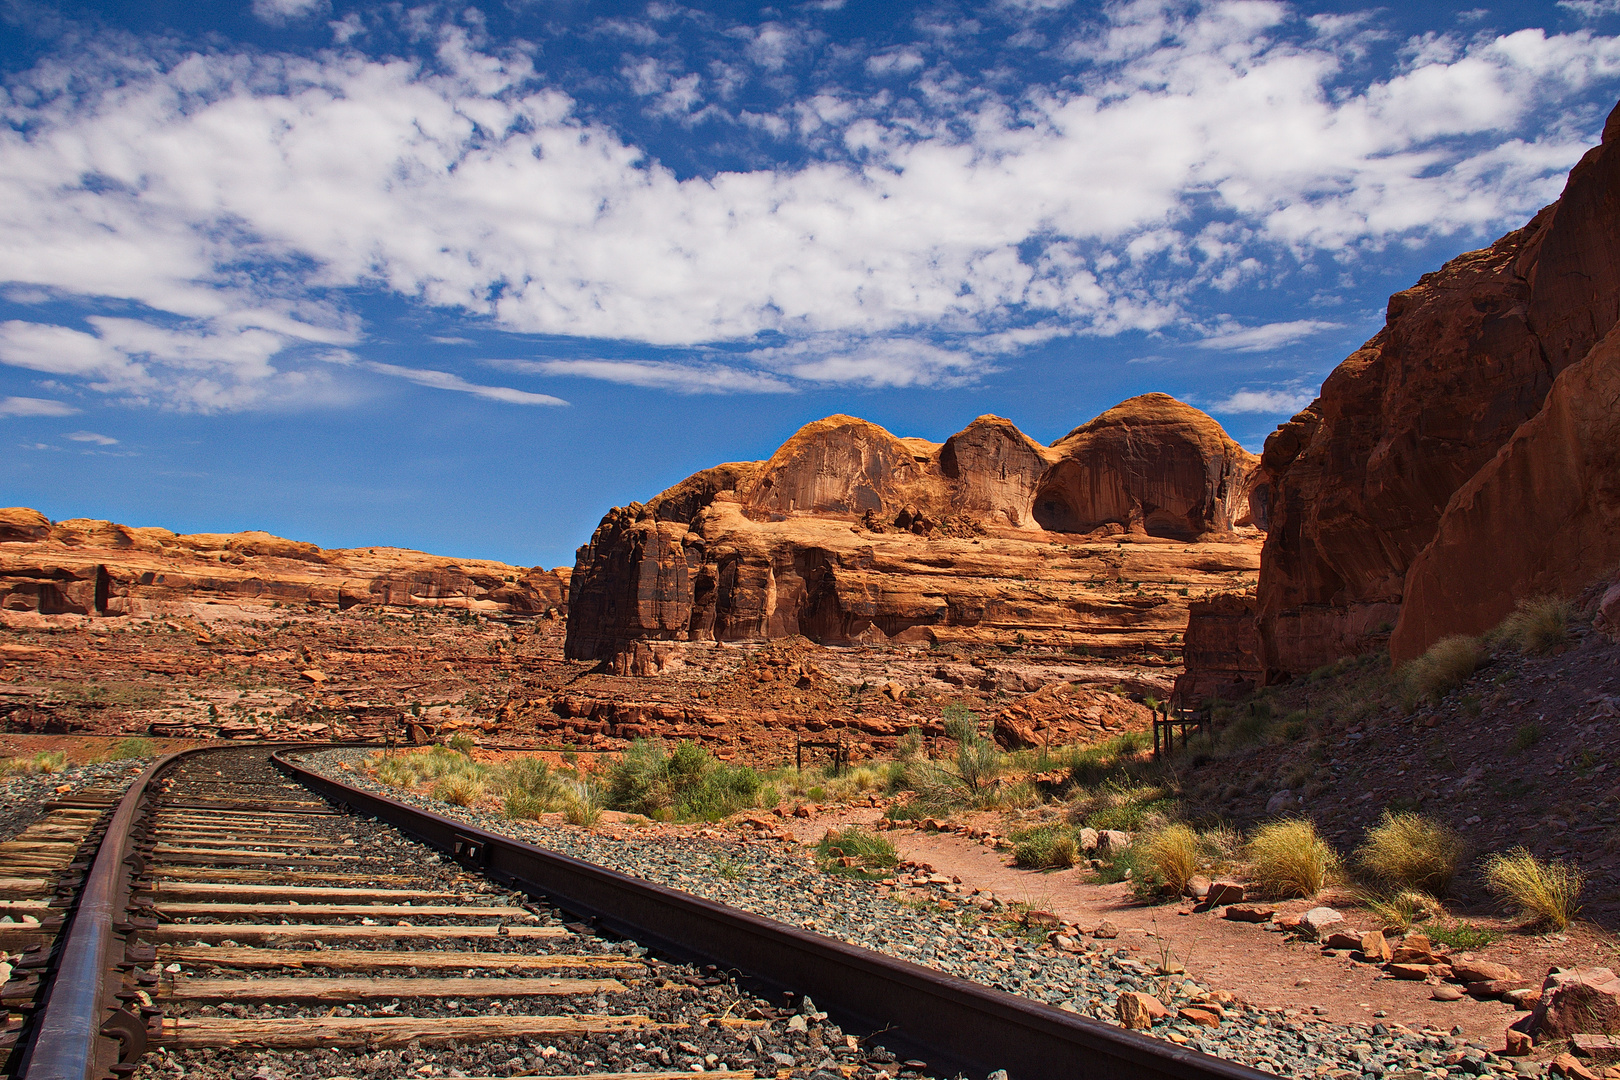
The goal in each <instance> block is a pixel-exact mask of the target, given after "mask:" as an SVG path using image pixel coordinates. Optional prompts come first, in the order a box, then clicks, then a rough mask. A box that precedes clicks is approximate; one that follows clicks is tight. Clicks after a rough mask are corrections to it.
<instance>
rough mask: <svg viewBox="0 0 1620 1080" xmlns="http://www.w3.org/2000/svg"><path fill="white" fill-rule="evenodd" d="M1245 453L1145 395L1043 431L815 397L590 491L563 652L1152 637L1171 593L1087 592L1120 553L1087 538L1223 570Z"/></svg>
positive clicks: (1159, 635)
mask: <svg viewBox="0 0 1620 1080" xmlns="http://www.w3.org/2000/svg"><path fill="white" fill-rule="evenodd" d="M1254 463H1255V458H1254V456H1253V455H1251V454H1249V453H1248V452H1246V451H1245V450H1244V449H1243V448H1242V447H1240V446H1238V445H1237V444H1236V443H1235V442H1233V441H1232V440H1231V439H1230V438H1229V437H1227V435H1226V433H1225V432H1224V431H1222V430H1221V428H1220V425H1218V424H1217V423H1215V421H1214V420H1212V419H1210V418H1209V417H1208V416H1206V415H1204V414H1203V413H1201V412H1199V411H1198V410H1196V409H1194V408H1191V407H1190V406H1187V405H1184V404H1182V403H1181V402H1178V401H1176V400H1175V399H1174V398H1171V397H1169V396H1167V395H1164V394H1148V395H1144V396H1142V397H1139V398H1133V399H1131V400H1130V401H1127V402H1125V403H1123V404H1121V405H1119V406H1117V407H1115V408H1113V409H1110V410H1109V411H1108V412H1107V413H1105V414H1103V415H1102V416H1100V417H1098V418H1097V419H1096V420H1094V421H1092V422H1091V423H1089V424H1086V425H1084V426H1083V427H1080V428H1077V429H1075V431H1073V432H1071V433H1070V434H1069V435H1068V436H1066V437H1064V438H1063V439H1060V440H1059V441H1058V442H1056V443H1054V444H1053V445H1052V446H1050V447H1047V446H1042V445H1041V444H1039V443H1037V442H1035V441H1034V440H1033V439H1031V438H1029V437H1028V436H1027V435H1025V434H1024V433H1023V432H1021V431H1019V430H1018V429H1017V428H1016V427H1015V426H1014V425H1013V424H1012V423H1011V421H1008V420H1005V419H1002V418H1001V417H995V416H983V417H980V418H979V419H977V420H975V421H974V422H973V423H972V424H970V425H969V426H968V427H967V428H966V429H965V430H963V431H961V432H959V433H957V434H956V435H953V436H951V438H950V439H948V440H946V441H945V442H944V443H930V442H927V441H925V440H920V439H900V438H896V437H895V436H893V435H891V434H890V433H889V432H887V431H885V430H883V429H882V428H880V427H878V426H876V425H875V424H870V423H868V422H866V421H864V420H858V419H855V418H854V417H849V416H831V417H828V418H827V419H825V420H818V421H816V422H815V423H812V424H808V425H806V426H805V427H804V428H802V429H800V430H799V431H798V432H797V433H796V434H795V435H794V436H793V437H792V438H791V439H789V440H788V441H787V442H786V443H784V444H783V446H782V447H781V449H779V450H778V451H777V452H776V453H775V454H773V455H772V456H771V458H770V459H769V460H768V461H764V462H757V463H752V464H732V465H724V466H720V467H718V468H717V469H710V470H705V471H704V472H702V473H698V474H696V475H695V476H693V477H691V478H689V479H687V480H685V481H683V482H682V483H681V484H679V485H677V486H676V487H674V488H671V489H670V490H669V491H666V492H664V493H663V494H662V495H659V496H658V497H657V498H655V499H653V500H652V501H651V502H649V503H647V504H646V505H645V506H643V505H639V504H636V505H632V506H629V507H623V508H615V509H614V510H612V511H610V512H609V513H608V514H607V516H606V517H604V518H603V519H602V523H601V525H600V526H599V527H598V528H597V530H596V532H595V534H594V535H593V536H592V538H591V542H590V543H589V544H587V545H585V546H584V547H582V548H580V549H579V556H578V559H577V561H576V563H575V569H574V577H573V581H572V585H571V596H570V604H569V612H570V615H569V626H568V645H567V649H568V655H569V656H571V657H574V658H578V659H607V658H610V657H613V656H615V655H616V654H617V653H619V652H621V651H622V650H624V649H625V648H627V647H629V646H630V645H631V644H632V643H634V642H636V641H643V640H666V641H683V640H719V641H745V640H759V639H768V638H777V637H785V636H790V635H793V634H802V635H804V636H806V637H809V638H811V639H813V640H815V641H818V642H822V643H824V644H836V643H851V642H866V641H880V640H901V641H940V640H946V639H949V638H951V637H967V638H971V637H979V638H982V639H984V640H998V638H997V635H1001V634H1003V633H1005V634H1006V635H1007V636H1008V637H1009V638H1010V637H1012V636H1013V635H1014V634H1019V633H1030V634H1039V635H1042V637H1043V639H1044V640H1048V641H1053V642H1062V643H1065V644H1069V645H1081V644H1083V645H1084V646H1085V647H1088V648H1089V647H1092V646H1093V645H1096V646H1098V647H1099V648H1100V647H1103V644H1104V642H1106V641H1107V640H1108V639H1110V638H1113V639H1115V640H1116V641H1118V642H1126V643H1129V644H1131V645H1132V646H1133V647H1143V646H1144V645H1146V644H1149V643H1156V644H1169V643H1170V641H1171V636H1172V635H1179V632H1180V630H1181V628H1182V626H1183V625H1184V624H1185V604H1186V601H1185V600H1183V599H1182V598H1181V597H1182V596H1183V595H1185V593H1184V592H1182V593H1177V592H1175V591H1173V590H1171V591H1169V593H1168V596H1160V597H1155V598H1151V599H1150V598H1148V597H1147V596H1146V595H1145V594H1144V595H1143V596H1141V597H1138V596H1136V595H1132V596H1130V597H1129V598H1126V597H1123V596H1108V597H1105V596H1104V595H1102V594H1103V593H1104V592H1105V590H1104V589H1102V588H1101V587H1100V586H1101V585H1102V584H1103V583H1104V582H1106V583H1107V584H1108V587H1109V589H1112V590H1113V591H1114V592H1115V593H1118V592H1120V591H1121V590H1120V589H1118V588H1117V586H1118V583H1119V581H1120V580H1121V576H1122V571H1121V567H1122V566H1123V562H1119V563H1118V565H1116V564H1115V563H1112V562H1109V559H1110V558H1113V559H1115V560H1116V561H1117V560H1119V559H1120V556H1118V555H1117V553H1116V549H1118V548H1119V544H1118V543H1117V542H1115V541H1113V540H1109V539H1107V538H1108V537H1114V536H1117V537H1121V538H1133V539H1136V540H1138V541H1140V542H1141V544H1142V545H1143V551H1142V552H1141V553H1135V552H1133V555H1132V556H1131V557H1132V558H1133V559H1135V560H1136V562H1135V563H1133V565H1134V566H1136V567H1139V568H1140V569H1139V570H1137V571H1135V572H1136V573H1138V574H1140V575H1145V576H1147V577H1149V578H1150V579H1154V578H1156V579H1157V580H1160V581H1163V582H1165V583H1166V584H1168V583H1170V582H1172V581H1177V580H1180V581H1191V580H1193V579H1195V578H1198V577H1199V576H1200V575H1206V574H1210V573H1228V572H1231V571H1234V570H1235V571H1239V572H1241V571H1242V570H1244V568H1245V567H1246V566H1248V565H1251V559H1252V552H1253V545H1254V540H1253V538H1252V534H1251V535H1250V536H1249V537H1243V536H1238V535H1237V534H1235V533H1234V531H1233V530H1234V529H1235V528H1236V527H1237V525H1238V524H1239V519H1240V518H1241V517H1242V516H1243V515H1244V514H1245V513H1246V508H1245V506H1244V505H1243V504H1244V502H1245V495H1246V493H1247V491H1248V487H1247V484H1248V482H1249V477H1250V474H1251V473H1252V471H1253V468H1254ZM1172 540H1173V541H1180V542H1181V543H1175V544H1172V543H1168V542H1167V541H1172ZM1088 542H1090V543H1091V544H1092V545H1093V546H1094V547H1095V549H1096V550H1091V549H1089V548H1086V547H1085V546H1084V545H1086V544H1087V543H1088ZM1188 543H1192V544H1196V545H1197V546H1196V547H1192V548H1189V547H1186V546H1185V545H1186V544H1188ZM1150 549H1151V550H1150ZM1178 575H1182V576H1181V577H1180V578H1179V579H1178Z"/></svg>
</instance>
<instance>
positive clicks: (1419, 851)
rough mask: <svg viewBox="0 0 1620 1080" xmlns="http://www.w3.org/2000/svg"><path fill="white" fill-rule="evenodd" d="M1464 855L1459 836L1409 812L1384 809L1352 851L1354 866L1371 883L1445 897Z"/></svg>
mask: <svg viewBox="0 0 1620 1080" xmlns="http://www.w3.org/2000/svg"><path fill="white" fill-rule="evenodd" d="M1465 854H1466V845H1465V844H1464V843H1463V839H1462V837H1461V836H1458V835H1457V833H1456V832H1454V831H1453V830H1452V829H1450V828H1448V827H1447V826H1445V825H1443V824H1441V823H1440V822H1438V821H1435V820H1433V819H1431V818H1426V817H1423V816H1421V815H1419V814H1414V813H1412V812H1411V811H1405V810H1403V811H1399V812H1394V811H1390V810H1385V811H1384V814H1383V817H1381V818H1379V819H1378V824H1377V825H1374V826H1373V827H1372V828H1371V829H1369V830H1368V831H1367V839H1366V840H1365V841H1363V843H1362V845H1361V847H1360V848H1358V849H1357V850H1356V857H1355V861H1356V863H1357V864H1358V865H1359V866H1360V867H1361V869H1362V870H1363V871H1364V872H1365V873H1366V874H1367V875H1368V876H1369V877H1371V878H1372V879H1373V880H1375V881H1379V882H1383V883H1384V884H1386V885H1394V886H1401V887H1404V888H1408V889H1417V890H1420V891H1422V892H1426V893H1428V894H1429V895H1430V896H1445V895H1446V893H1447V892H1449V891H1450V889H1451V881H1452V879H1453V878H1455V877H1456V876H1457V870H1458V868H1459V867H1460V866H1461V865H1462V861H1463V857H1464V855H1465Z"/></svg>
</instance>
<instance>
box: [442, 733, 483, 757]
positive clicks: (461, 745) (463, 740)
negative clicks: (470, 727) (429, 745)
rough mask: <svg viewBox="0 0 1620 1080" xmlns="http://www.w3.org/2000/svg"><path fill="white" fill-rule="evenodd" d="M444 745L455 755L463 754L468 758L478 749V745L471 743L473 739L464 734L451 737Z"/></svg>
mask: <svg viewBox="0 0 1620 1080" xmlns="http://www.w3.org/2000/svg"><path fill="white" fill-rule="evenodd" d="M445 745H447V746H448V747H450V749H452V750H454V751H455V752H456V753H458V754H465V755H467V756H468V757H472V752H473V751H474V750H476V749H477V748H478V744H477V743H475V742H473V737H472V736H471V735H468V734H467V733H466V732H462V733H460V734H457V735H452V736H451V737H450V741H449V742H448V743H446V744H445Z"/></svg>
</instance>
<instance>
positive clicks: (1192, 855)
mask: <svg viewBox="0 0 1620 1080" xmlns="http://www.w3.org/2000/svg"><path fill="white" fill-rule="evenodd" d="M1144 854H1145V855H1146V857H1147V863H1148V865H1150V866H1151V867H1152V868H1153V871H1154V875H1155V876H1156V877H1157V878H1158V880H1159V883H1160V884H1161V885H1163V886H1164V891H1165V892H1166V893H1171V894H1173V895H1175V896H1180V895H1181V894H1182V892H1184V891H1185V890H1186V888H1187V882H1189V881H1191V880H1192V877H1193V875H1194V874H1196V873H1198V834H1197V833H1196V832H1194V831H1193V830H1192V827H1191V826H1189V825H1184V824H1181V823H1180V822H1177V823H1176V824H1174V825H1169V826H1166V827H1165V828H1163V829H1160V830H1159V831H1158V832H1157V833H1154V834H1153V836H1152V837H1151V838H1150V839H1149V840H1148V842H1147V847H1146V851H1145V852H1144Z"/></svg>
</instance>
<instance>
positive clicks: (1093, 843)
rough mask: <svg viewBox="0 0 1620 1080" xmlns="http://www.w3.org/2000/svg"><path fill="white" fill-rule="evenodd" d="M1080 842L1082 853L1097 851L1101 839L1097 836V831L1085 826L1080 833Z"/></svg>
mask: <svg viewBox="0 0 1620 1080" xmlns="http://www.w3.org/2000/svg"><path fill="white" fill-rule="evenodd" d="M1079 841H1080V850H1081V851H1096V850H1097V845H1098V843H1100V842H1101V838H1100V837H1099V836H1098V835H1097V830H1096V829H1093V828H1091V827H1090V826H1083V827H1082V828H1081V829H1080V831H1079Z"/></svg>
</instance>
